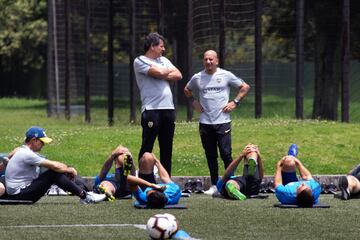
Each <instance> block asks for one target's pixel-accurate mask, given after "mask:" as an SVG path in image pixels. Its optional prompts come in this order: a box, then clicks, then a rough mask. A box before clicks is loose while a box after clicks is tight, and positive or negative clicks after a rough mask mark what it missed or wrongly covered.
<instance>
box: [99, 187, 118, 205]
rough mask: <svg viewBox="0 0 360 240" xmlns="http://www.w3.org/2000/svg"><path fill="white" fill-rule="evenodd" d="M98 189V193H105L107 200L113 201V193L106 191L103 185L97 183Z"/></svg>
mask: <svg viewBox="0 0 360 240" xmlns="http://www.w3.org/2000/svg"><path fill="white" fill-rule="evenodd" d="M98 190H99V192H100V193H102V194H105V196H106V200H107V201H109V202H114V201H115V197H114V195H112V193H111V192H109V191H106V189H105V188H104V186H102V185H99V187H98Z"/></svg>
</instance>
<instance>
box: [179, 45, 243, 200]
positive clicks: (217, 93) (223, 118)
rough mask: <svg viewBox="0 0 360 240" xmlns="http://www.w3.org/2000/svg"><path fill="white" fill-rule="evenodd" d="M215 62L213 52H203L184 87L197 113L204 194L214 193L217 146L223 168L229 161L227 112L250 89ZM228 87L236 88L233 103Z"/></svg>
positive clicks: (230, 153) (230, 150)
mask: <svg viewBox="0 0 360 240" xmlns="http://www.w3.org/2000/svg"><path fill="white" fill-rule="evenodd" d="M218 63H219V60H218V57H217V53H216V52H215V51H214V50H207V51H206V52H205V53H204V58H203V65H204V70H202V71H201V72H198V73H196V74H194V75H193V76H192V78H191V79H190V81H189V82H188V83H187V84H186V86H185V88H184V93H185V95H186V97H188V98H189V100H190V101H191V102H192V106H193V107H194V109H195V110H196V111H198V112H199V113H201V114H200V119H199V131H200V137H201V142H202V146H203V148H204V150H205V155H206V159H207V163H208V167H209V170H210V177H211V184H212V186H211V187H210V189H209V190H208V191H206V192H205V193H206V194H208V195H212V194H213V193H215V192H216V182H217V180H218V177H219V173H218V161H217V158H218V153H217V147H219V152H220V156H221V159H222V160H223V162H224V168H225V169H226V168H227V167H228V166H229V165H230V163H231V161H232V156H231V155H232V149H231V119H230V113H231V112H232V111H233V110H234V109H235V108H236V107H238V106H239V105H240V101H241V100H242V99H243V98H244V97H245V96H246V94H247V93H248V91H249V89H250V86H249V85H248V84H246V83H245V82H244V81H243V80H242V79H241V78H238V77H236V76H235V75H234V74H233V73H231V72H229V71H226V70H224V69H221V68H219V67H218V66H217V65H218ZM231 87H234V88H236V89H238V92H237V94H236V97H235V98H234V99H233V100H230V99H229V98H230V88H231ZM195 97H196V99H195ZM229 100H230V101H229Z"/></svg>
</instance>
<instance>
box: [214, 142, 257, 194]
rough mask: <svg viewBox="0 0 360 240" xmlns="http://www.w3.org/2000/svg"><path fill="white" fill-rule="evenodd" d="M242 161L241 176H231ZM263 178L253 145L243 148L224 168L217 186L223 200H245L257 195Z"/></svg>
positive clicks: (255, 148) (255, 147)
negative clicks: (247, 197)
mask: <svg viewBox="0 0 360 240" xmlns="http://www.w3.org/2000/svg"><path fill="white" fill-rule="evenodd" d="M242 160H244V170H243V175H242V176H237V177H235V176H233V175H234V172H235V170H236V168H237V167H238V165H239V163H240V162H241V161H242ZM263 177H264V166H263V161H262V159H261V155H260V151H259V148H258V147H257V146H256V145H254V144H250V143H249V144H248V145H246V146H245V147H244V149H243V150H242V152H241V153H240V155H239V156H238V157H237V158H236V159H235V160H234V161H232V162H231V163H230V165H229V166H228V167H227V168H226V170H225V173H224V176H223V177H222V178H221V179H219V181H218V183H217V186H218V189H219V192H220V193H221V195H222V196H224V197H225V198H231V199H236V200H245V199H246V196H250V195H257V194H258V193H259V190H260V184H261V180H262V178H263Z"/></svg>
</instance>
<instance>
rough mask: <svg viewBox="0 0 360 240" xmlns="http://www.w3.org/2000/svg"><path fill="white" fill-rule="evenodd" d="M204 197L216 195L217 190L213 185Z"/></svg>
mask: <svg viewBox="0 0 360 240" xmlns="http://www.w3.org/2000/svg"><path fill="white" fill-rule="evenodd" d="M204 193H205V194H206V195H213V194H214V193H217V188H216V186H215V185H212V186H211V187H210V188H209V189H208V190H206V191H205V192H204Z"/></svg>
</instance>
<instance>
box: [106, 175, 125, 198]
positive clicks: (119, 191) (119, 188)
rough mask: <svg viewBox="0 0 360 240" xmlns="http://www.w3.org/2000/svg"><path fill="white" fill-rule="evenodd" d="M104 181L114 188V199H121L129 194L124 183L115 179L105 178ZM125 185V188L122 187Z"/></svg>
mask: <svg viewBox="0 0 360 240" xmlns="http://www.w3.org/2000/svg"><path fill="white" fill-rule="evenodd" d="M104 181H108V182H110V183H111V184H112V185H113V186H114V188H115V194H114V197H116V198H121V197H125V196H128V195H130V194H131V191H130V189H129V187H128V185H127V184H126V183H121V181H118V180H117V179H116V178H115V177H111V178H106V179H105V180H104ZM124 185H125V186H124Z"/></svg>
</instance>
